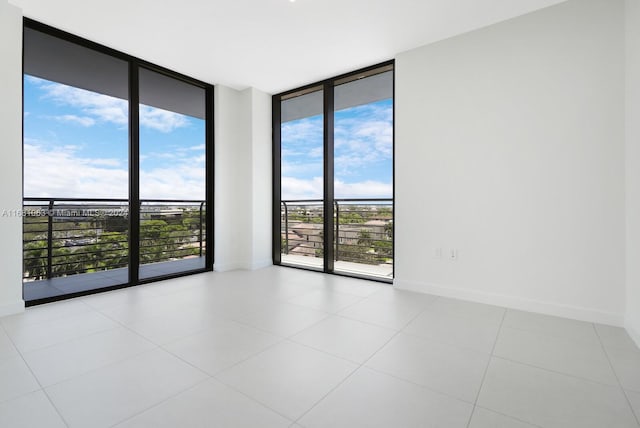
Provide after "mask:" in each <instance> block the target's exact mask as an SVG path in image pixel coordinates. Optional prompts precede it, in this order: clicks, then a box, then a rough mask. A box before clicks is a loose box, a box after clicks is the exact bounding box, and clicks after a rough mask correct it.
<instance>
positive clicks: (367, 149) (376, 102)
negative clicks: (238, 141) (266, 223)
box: [273, 63, 393, 280]
mask: <svg viewBox="0 0 640 428" xmlns="http://www.w3.org/2000/svg"><path fill="white" fill-rule="evenodd" d="M273 112H274V165H273V168H274V188H273V193H274V207H276V209H275V210H274V237H273V240H274V246H273V258H274V263H275V264H282V265H290V266H296V267H304V268H311V269H316V270H322V271H324V272H329V273H341V274H345V275H352V276H363V277H370V278H376V279H382V280H391V279H392V278H393V64H392V63H386V64H383V65H380V66H375V67H371V68H368V69H364V70H359V71H357V72H354V73H350V74H348V75H344V76H340V77H337V78H334V79H329V80H327V81H324V82H322V83H319V84H317V85H311V86H309V87H306V88H301V89H297V90H293V91H289V92H286V93H283V94H279V95H276V96H274V97H273Z"/></svg>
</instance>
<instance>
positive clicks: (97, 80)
mask: <svg viewBox="0 0 640 428" xmlns="http://www.w3.org/2000/svg"><path fill="white" fill-rule="evenodd" d="M23 85H24V142H23V146H24V195H25V197H24V209H23V210H22V212H21V213H20V214H21V215H22V217H23V225H24V228H23V230H24V232H23V240H24V243H23V260H24V264H23V272H24V276H23V285H24V286H23V294H24V299H25V301H26V302H27V304H28V305H31V304H37V303H44V302H47V301H51V300H57V299H60V298H63V297H73V296H78V295H83V294H87V293H92V292H95V291H96V290H104V289H114V288H118V287H124V286H130V285H136V284H139V283H141V282H145V281H151V280H156V279H159V278H168V277H172V276H176V275H181V274H185V273H192V272H201V271H205V270H211V269H212V267H213V257H212V251H211V243H210V239H208V236H207V231H210V230H211V229H212V225H213V215H212V210H211V209H208V207H210V206H211V204H210V203H211V201H213V185H212V184H213V87H212V86H211V85H207V84H205V83H203V82H199V81H197V80H195V79H191V78H189V77H186V76H182V75H179V74H177V73H174V72H172V71H170V70H166V69H163V68H161V67H157V66H154V65H153V64H149V63H146V62H144V61H142V60H139V59H137V58H133V57H130V56H128V55H125V54H123V53H120V52H117V51H114V50H112V49H109V48H106V47H104V46H101V45H98V44H95V43H93V42H90V41H88V40H84V39H81V38H79V37H76V36H73V35H70V34H68V33H64V32H62V31H59V30H56V29H53V28H51V27H48V26H46V25H43V24H40V23H37V22H35V21H31V20H25V27H24V81H23ZM207 243H209V245H207ZM207 250H209V251H207Z"/></svg>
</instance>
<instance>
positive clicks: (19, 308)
mask: <svg viewBox="0 0 640 428" xmlns="http://www.w3.org/2000/svg"><path fill="white" fill-rule="evenodd" d="M21 312H24V300H22V299H19V300H17V301H16V302H14V303H5V304H3V305H0V317H6V316H8V315H15V314H19V313H21Z"/></svg>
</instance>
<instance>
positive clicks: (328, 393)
mask: <svg viewBox="0 0 640 428" xmlns="http://www.w3.org/2000/svg"><path fill="white" fill-rule="evenodd" d="M436 300H437V299H436ZM433 302H435V300H434V301H433ZM433 302H430V303H429V304H427V305H426V306H425V307H424V308H422V309H421V310H420V311H419V312H418V313H417V314H416V315H415V316H413V317H412V318H411V319H410V320H409V321H408V322H406V323H405V324H404V325H403V326H402V328H400V329H398V330H397V331H396V333H395V334H394V335H393V336H391V337H390V338H389V340H387V341H386V342H385V343H384V344H382V345H381V346H380V347H378V349H376V351H375V352H373V353H372V354H371V356H369V358H367V359H366V360H365V361H363V362H362V363H361V364H360V365H358V367H356V368H355V369H354V370H353V371H352V372H351V373H349V374H348V375H347V376H345V378H344V379H342V380H341V381H340V382H338V383H337V384H336V385H335V386H334V387H333V388H331V389H330V390H329V391H328V392H327V393H326V394H324V395H323V396H322V397H320V399H318V400H317V401H316V402H315V403H314V404H313V405H312V406H311V407H310V408H308V409H307V410H306V411H305V412H304V413H303V414H302V415H300V416H299V417H298V418H297V419H296V420H295V421H294V423H299V421H300V420H301V419H302V418H304V417H305V416H306V415H307V414H309V412H311V411H312V410H313V409H315V408H316V407H317V406H318V405H319V404H320V403H321V402H322V401H324V400H325V398H327V397H328V396H329V395H330V394H331V393H333V392H334V391H335V390H337V389H338V388H339V387H340V386H342V385H343V384H344V383H345V382H346V381H347V380H348V379H350V378H351V377H352V376H353V375H354V374H355V373H356V372H358V371H359V370H360V369H362V368H363V367H365V365H366V364H367V363H368V362H369V361H370V360H371V359H372V358H373V357H374V356H375V355H376V354H377V353H378V352H380V350H381V349H383V348H384V347H386V346H387V345H388V344H389V343H390V342H391V341H392V340H393V339H394V338H395V337H396V336H398V335H399V334H400V333H401V332H402V329H404V328H405V327H406V326H407V325H409V324H410V323H411V322H413V321H414V320H415V319H416V318H418V317H419V316H420V315H421V314H422V313H423V312H424V311H426V310H427V308H428V307H429V306H430V305H431V304H433ZM311 349H314V348H311ZM329 355H331V354H329ZM334 357H335V355H334ZM346 361H348V360H346ZM367 368H368V367H367Z"/></svg>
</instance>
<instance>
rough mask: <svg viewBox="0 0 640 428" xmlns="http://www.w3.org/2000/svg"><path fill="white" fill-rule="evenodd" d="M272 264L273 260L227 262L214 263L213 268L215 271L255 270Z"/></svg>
mask: <svg viewBox="0 0 640 428" xmlns="http://www.w3.org/2000/svg"><path fill="white" fill-rule="evenodd" d="M271 265H273V260H271V259H265V260H257V261H254V262H228V263H214V264H213V270H214V271H216V272H229V271H232V270H256V269H262V268H264V267H267V266H271Z"/></svg>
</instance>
